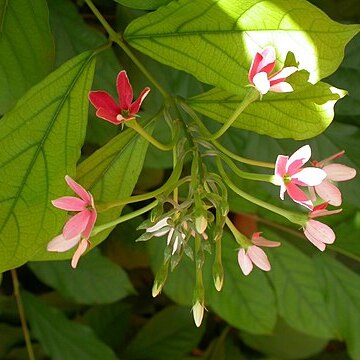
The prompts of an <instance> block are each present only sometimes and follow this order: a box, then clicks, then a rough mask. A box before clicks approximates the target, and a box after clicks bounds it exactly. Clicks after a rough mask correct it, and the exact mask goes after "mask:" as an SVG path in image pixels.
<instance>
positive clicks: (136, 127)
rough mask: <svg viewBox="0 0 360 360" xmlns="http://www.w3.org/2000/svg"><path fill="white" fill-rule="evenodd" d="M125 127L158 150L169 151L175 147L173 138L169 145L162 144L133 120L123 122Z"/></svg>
mask: <svg viewBox="0 0 360 360" xmlns="http://www.w3.org/2000/svg"><path fill="white" fill-rule="evenodd" d="M125 125H126V126H128V127H129V128H131V129H133V130H135V131H136V132H137V133H138V134H139V135H141V136H142V137H143V138H144V139H146V140H147V141H148V142H149V143H150V144H152V145H154V146H155V147H156V148H158V149H159V150H162V151H170V150H172V149H173V147H174V145H175V142H176V139H175V138H174V139H173V141H172V142H171V143H170V144H162V143H161V142H160V141H158V140H156V139H155V138H154V137H153V136H151V135H150V134H149V133H148V132H147V131H146V130H145V129H144V128H143V127H142V126H140V125H139V123H138V122H137V121H136V120H135V119H134V120H130V121H127V122H125Z"/></svg>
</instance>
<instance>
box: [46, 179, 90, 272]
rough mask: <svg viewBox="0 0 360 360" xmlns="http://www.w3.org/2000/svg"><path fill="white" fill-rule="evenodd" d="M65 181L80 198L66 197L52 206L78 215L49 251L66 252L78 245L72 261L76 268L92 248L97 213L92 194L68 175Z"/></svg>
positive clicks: (69, 222)
mask: <svg viewBox="0 0 360 360" xmlns="http://www.w3.org/2000/svg"><path fill="white" fill-rule="evenodd" d="M65 181H66V182H67V184H68V185H69V187H70V188H71V189H72V190H73V191H74V192H75V193H76V194H77V195H78V196H79V197H74V196H64V197H61V198H59V199H56V200H53V201H52V204H53V205H54V206H55V207H57V208H59V209H62V210H66V211H78V213H77V214H76V215H74V216H72V217H71V218H70V219H69V220H68V221H67V222H66V224H65V226H64V228H63V232H62V234H60V235H58V236H56V237H55V238H54V239H52V240H51V241H50V242H49V243H48V245H47V250H48V251H56V252H64V251H67V250H70V249H71V248H73V247H74V246H76V245H78V248H77V250H76V251H75V253H74V255H73V257H72V261H71V266H72V267H73V268H76V266H77V263H78V261H79V258H80V256H81V255H82V254H83V253H84V252H85V251H86V249H87V248H88V246H90V241H89V237H90V234H91V231H92V229H93V227H94V225H95V222H96V217H97V212H96V209H95V205H94V199H93V197H92V195H91V194H90V192H88V191H86V190H85V189H84V188H83V187H82V186H81V185H80V184H78V183H77V182H76V181H74V180H73V179H72V178H71V177H70V176H68V175H66V176H65Z"/></svg>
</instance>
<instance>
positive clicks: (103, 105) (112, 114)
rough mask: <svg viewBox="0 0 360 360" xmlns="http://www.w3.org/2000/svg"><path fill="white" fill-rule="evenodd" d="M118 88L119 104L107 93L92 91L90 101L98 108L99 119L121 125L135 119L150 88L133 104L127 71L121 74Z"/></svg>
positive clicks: (118, 77) (117, 84)
mask: <svg viewBox="0 0 360 360" xmlns="http://www.w3.org/2000/svg"><path fill="white" fill-rule="evenodd" d="M116 86H117V93H118V96H119V104H117V103H116V101H115V100H114V99H113V97H112V96H111V95H109V94H108V93H107V92H106V91H90V93H89V100H90V102H91V103H92V104H93V105H94V107H95V108H96V115H97V116H98V117H99V118H102V119H104V120H106V121H109V122H111V123H113V124H115V125H119V124H121V123H123V122H124V121H127V120H131V119H134V118H135V116H136V114H137V113H138V112H139V110H140V106H141V103H142V102H143V100H144V99H145V97H146V95H147V94H148V93H149V91H150V88H148V87H146V88H145V89H144V90H143V91H142V92H141V94H140V96H139V97H138V98H137V99H136V100H135V101H134V102H132V100H133V90H132V87H131V85H130V82H129V79H128V77H127V74H126V71H125V70H122V71H120V72H119V74H118V76H117V79H116Z"/></svg>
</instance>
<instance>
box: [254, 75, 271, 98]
mask: <svg viewBox="0 0 360 360" xmlns="http://www.w3.org/2000/svg"><path fill="white" fill-rule="evenodd" d="M253 83H254V85H255V87H256V89H257V90H259V91H260V93H261V94H263V95H265V94H266V93H267V92H268V91H269V89H270V81H269V79H268V75H267V73H266V72H260V73H258V74H256V75H255V76H254V78H253Z"/></svg>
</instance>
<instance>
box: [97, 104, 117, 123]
mask: <svg viewBox="0 0 360 360" xmlns="http://www.w3.org/2000/svg"><path fill="white" fill-rule="evenodd" d="M96 116H97V117H98V118H100V119H103V120H106V121H108V122H111V123H112V124H114V125H119V124H120V123H121V122H120V121H119V120H118V118H117V117H118V116H119V113H118V112H113V111H110V110H107V109H104V108H100V109H99V110H98V111H97V112H96Z"/></svg>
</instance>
